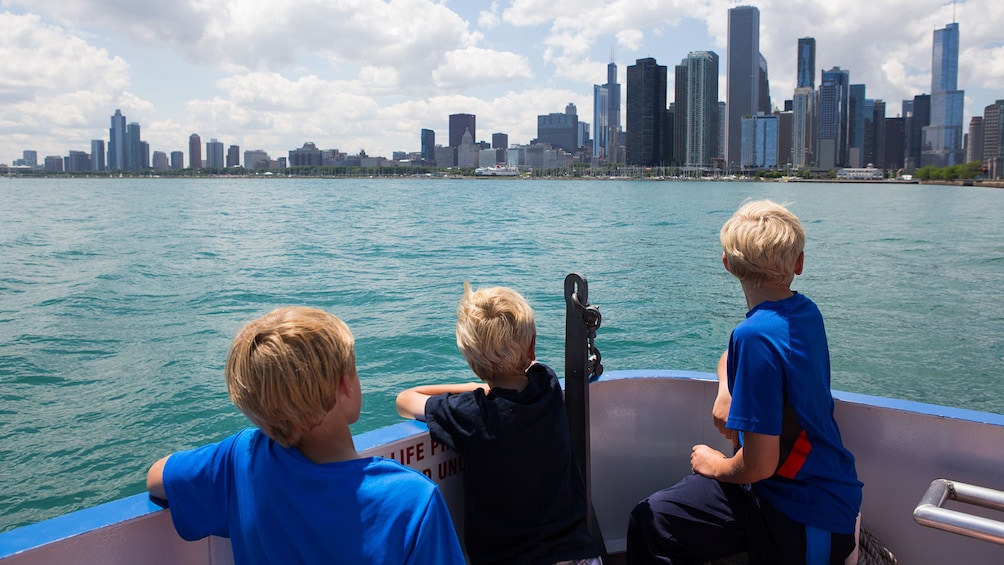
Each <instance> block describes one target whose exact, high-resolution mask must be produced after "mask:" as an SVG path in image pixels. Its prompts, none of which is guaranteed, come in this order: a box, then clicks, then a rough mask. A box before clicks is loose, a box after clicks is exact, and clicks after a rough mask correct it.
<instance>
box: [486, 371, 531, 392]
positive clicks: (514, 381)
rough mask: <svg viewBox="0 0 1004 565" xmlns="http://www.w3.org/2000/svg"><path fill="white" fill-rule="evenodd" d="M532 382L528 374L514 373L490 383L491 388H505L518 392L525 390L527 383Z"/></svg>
mask: <svg viewBox="0 0 1004 565" xmlns="http://www.w3.org/2000/svg"><path fill="white" fill-rule="evenodd" d="M529 383H530V380H529V379H527V378H526V375H513V376H510V377H499V378H497V379H494V380H492V382H490V383H488V386H489V387H491V388H504V389H506V390H515V391H516V392H523V389H525V388H526V385H527V384H529Z"/></svg>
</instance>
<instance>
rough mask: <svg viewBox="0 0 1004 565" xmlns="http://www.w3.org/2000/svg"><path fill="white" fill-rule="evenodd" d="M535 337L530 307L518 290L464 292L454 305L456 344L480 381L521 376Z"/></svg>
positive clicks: (503, 288)
mask: <svg viewBox="0 0 1004 565" xmlns="http://www.w3.org/2000/svg"><path fill="white" fill-rule="evenodd" d="M536 336H537V326H536V324H535V322H534V315H533V309H532V308H530V304H529V303H527V301H526V299H525V298H523V296H521V295H520V294H519V293H518V292H516V291H515V290H513V289H511V288H507V287H502V286H496V287H491V288H484V289H480V290H478V291H477V292H471V285H470V284H469V283H467V282H466V281H465V282H464V295H463V297H462V298H461V299H460V304H459V305H458V306H457V347H459V348H460V352H461V353H462V354H463V355H464V359H466V360H467V364H468V365H470V367H471V370H472V371H474V374H475V375H477V376H478V377H479V378H480V379H482V380H483V381H485V382H487V383H489V384H491V382H492V381H493V380H495V379H497V378H499V377H508V376H514V375H522V374H523V373H524V372H525V371H526V368H527V366H528V365H529V363H530V361H532V359H529V358H528V351H529V349H530V344H531V343H533V340H534V338H535V337H536Z"/></svg>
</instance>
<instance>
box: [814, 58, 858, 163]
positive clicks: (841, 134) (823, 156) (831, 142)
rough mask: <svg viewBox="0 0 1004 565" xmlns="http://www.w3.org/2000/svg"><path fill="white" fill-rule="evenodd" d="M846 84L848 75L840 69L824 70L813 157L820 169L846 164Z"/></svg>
mask: <svg viewBox="0 0 1004 565" xmlns="http://www.w3.org/2000/svg"><path fill="white" fill-rule="evenodd" d="M849 83H850V73H848V72H847V71H846V70H842V69H841V68H840V67H833V68H832V69H830V70H828V71H823V76H822V80H821V81H820V83H819V106H818V109H817V116H818V118H817V119H818V122H817V124H818V132H819V144H818V145H817V156H816V158H817V164H818V166H819V168H820V169H823V170H831V169H834V168H836V167H843V166H845V165H846V164H847V121H848V116H847V114H848V105H849V102H848V98H849V97H850V92H849V91H850V84H849Z"/></svg>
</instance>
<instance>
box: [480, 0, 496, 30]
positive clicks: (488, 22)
mask: <svg viewBox="0 0 1004 565" xmlns="http://www.w3.org/2000/svg"><path fill="white" fill-rule="evenodd" d="M499 21H500V18H499V5H498V2H492V3H491V6H489V8H488V9H487V10H482V11H481V13H479V14H478V25H479V26H480V27H483V28H485V29H492V28H494V27H496V26H497V25H499Z"/></svg>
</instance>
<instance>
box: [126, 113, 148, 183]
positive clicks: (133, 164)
mask: <svg viewBox="0 0 1004 565" xmlns="http://www.w3.org/2000/svg"><path fill="white" fill-rule="evenodd" d="M124 146H125V163H124V165H125V166H124V167H123V169H125V170H127V171H142V170H143V168H144V167H143V164H144V158H143V157H144V155H143V139H142V137H140V127H139V124H138V123H136V122H132V123H130V124H128V125H127V126H126V135H125V143H124Z"/></svg>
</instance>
